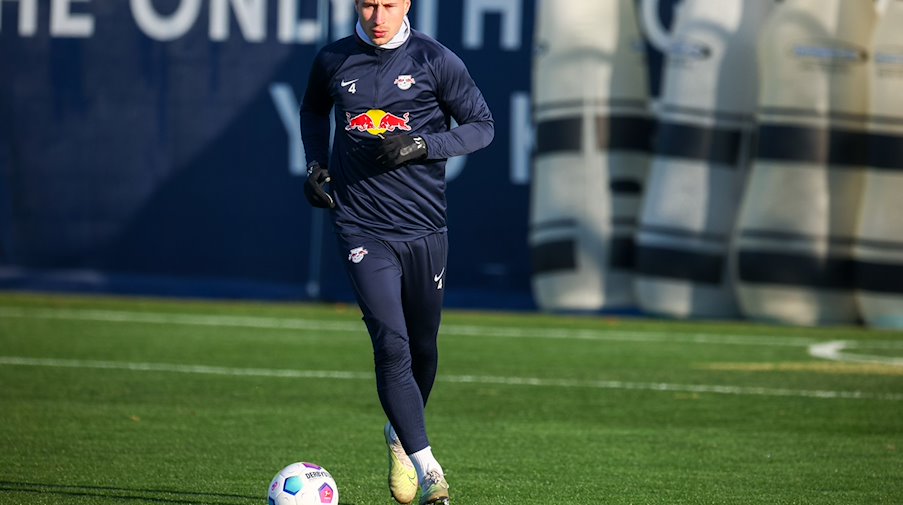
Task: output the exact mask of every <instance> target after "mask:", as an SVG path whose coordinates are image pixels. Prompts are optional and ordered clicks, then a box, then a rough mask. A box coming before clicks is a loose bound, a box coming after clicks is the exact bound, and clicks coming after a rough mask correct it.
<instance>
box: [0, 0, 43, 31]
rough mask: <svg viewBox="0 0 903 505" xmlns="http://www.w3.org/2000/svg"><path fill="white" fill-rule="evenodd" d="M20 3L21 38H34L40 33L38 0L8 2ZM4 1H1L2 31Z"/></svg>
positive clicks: (0, 17)
mask: <svg viewBox="0 0 903 505" xmlns="http://www.w3.org/2000/svg"><path fill="white" fill-rule="evenodd" d="M6 1H7V2H16V1H17V2H19V36H20V37H32V36H34V34H35V33H37V31H38V0H6ZM2 14H3V0H0V31H2V29H3V16H2Z"/></svg>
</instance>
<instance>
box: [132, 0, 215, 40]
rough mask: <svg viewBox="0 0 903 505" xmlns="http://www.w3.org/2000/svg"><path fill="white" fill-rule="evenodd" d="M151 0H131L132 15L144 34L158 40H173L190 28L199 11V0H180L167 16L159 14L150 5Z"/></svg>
mask: <svg viewBox="0 0 903 505" xmlns="http://www.w3.org/2000/svg"><path fill="white" fill-rule="evenodd" d="M152 2H153V0H131V6H132V17H134V18H135V22H136V23H138V28H140V29H141V31H142V32H144V34H145V35H147V36H148V37H150V38H152V39H154V40H160V41H167V40H175V39H177V38H179V37H181V36H182V35H185V33H187V32H188V30H190V29H191V27H192V26H193V25H194V23H195V22H196V21H197V19H198V13H199V12H200V11H201V0H181V3H180V4H179V7H178V8H177V9H176V10H175V11H174V12H173V13H172V14H171V15H169V16H168V17H163V16H160V14H159V13H158V12H157V11H156V10H154V8H153V7H152V6H151V3H152Z"/></svg>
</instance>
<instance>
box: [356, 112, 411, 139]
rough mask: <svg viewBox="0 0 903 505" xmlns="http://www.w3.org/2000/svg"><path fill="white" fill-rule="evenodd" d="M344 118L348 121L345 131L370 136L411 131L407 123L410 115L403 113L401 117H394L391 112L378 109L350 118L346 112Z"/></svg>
mask: <svg viewBox="0 0 903 505" xmlns="http://www.w3.org/2000/svg"><path fill="white" fill-rule="evenodd" d="M345 118H346V119H347V120H348V126H346V127H345V131H349V132H350V131H354V130H357V131H359V132H367V133H369V134H370V135H381V134H383V133H386V132H392V131H395V130H402V131H406V132H407V131H411V127H410V125H408V121H410V120H411V113H410V112H405V113H404V114H403V115H401V116H396V115H395V114H392V113H391V112H386V111H384V110H379V109H370V110H368V111H367V112H364V113H362V114H358V115H356V116H352V115H351V113H349V112H346V113H345Z"/></svg>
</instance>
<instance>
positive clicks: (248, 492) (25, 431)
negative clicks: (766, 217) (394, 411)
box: [0, 293, 903, 505]
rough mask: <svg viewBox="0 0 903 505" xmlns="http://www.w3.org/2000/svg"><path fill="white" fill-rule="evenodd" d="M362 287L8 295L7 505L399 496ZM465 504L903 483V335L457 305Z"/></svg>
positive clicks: (0, 453)
mask: <svg viewBox="0 0 903 505" xmlns="http://www.w3.org/2000/svg"><path fill="white" fill-rule="evenodd" d="M383 423H384V417H383V414H382V411H381V409H380V407H379V404H378V401H377V398H376V393H375V389H374V381H373V377H372V356H371V350H370V342H369V338H368V337H367V335H366V332H365V330H364V326H363V323H362V322H361V321H360V316H359V313H358V311H357V309H356V307H349V306H333V305H329V306H325V305H294V304H264V303H240V302H203V301H182V300H146V299H129V298H118V299H117V298H101V297H66V296H49V295H34V294H22V293H4V294H0V504H20V503H21V504H114V503H116V504H123V503H124V504H157V505H161V504H164V505H165V504H194V503H198V504H221V505H243V504H248V505H250V504H264V503H265V502H266V500H265V495H266V487H267V484H268V483H269V481H270V479H271V478H272V477H273V475H274V474H275V473H276V472H277V471H278V470H279V469H280V468H282V467H283V466H285V465H287V464H289V463H292V462H295V461H312V462H316V463H318V464H320V465H323V466H325V467H326V468H327V469H328V470H330V472H331V473H332V474H333V476H334V477H335V479H336V481H337V483H338V486H339V490H340V498H341V501H340V503H341V505H371V504H386V505H388V504H390V503H393V502H392V500H391V498H390V497H389V494H388V490H387V489H386V485H385V465H386V459H385V448H384V445H383V442H382V426H383ZM427 423H428V427H429V430H430V435H431V441H432V445H433V448H434V452H435V454H436V455H437V457H438V458H439V460H440V461H441V462H442V464H443V466H444V467H445V468H446V471H447V475H448V479H449V483H450V484H451V493H452V501H453V503H455V504H458V505H464V504H467V505H494V504H512V505H528V504H541V505H558V504H594V503H605V504H624V505H626V504H637V505H640V504H717V505H723V504H737V505H741V504H742V505H749V504H768V505H775V504H838V505H851V504H868V505H875V504H899V503H903V333H900V332H888V331H869V330H863V329H859V328H829V329H799V328H784V327H776V326H764V325H753V324H746V323H711V322H710V323H699V322H696V323H688V322H674V321H662V320H646V319H618V318H604V317H589V316H584V317H575V316H551V315H539V314H505V313H469V312H459V311H451V310H449V311H446V314H445V317H444V319H443V328H442V332H441V335H440V370H439V378H438V381H437V384H436V387H435V389H434V390H433V396H432V398H431V399H430V404H429V406H428V408H427Z"/></svg>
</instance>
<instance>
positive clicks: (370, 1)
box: [354, 0, 411, 46]
mask: <svg viewBox="0 0 903 505" xmlns="http://www.w3.org/2000/svg"><path fill="white" fill-rule="evenodd" d="M354 5H355V7H356V8H357V15H358V19H360V21H361V26H363V27H364V32H365V33H366V34H367V36H368V37H370V40H371V41H372V42H373V43H374V44H376V45H378V46H381V45H383V44H385V43H387V42H389V41H390V40H392V37H394V36H395V35H397V34H398V30H400V29H401V24H402V22H403V21H404V17H405V16H406V15H407V14H408V10H410V8H411V0H354Z"/></svg>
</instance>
